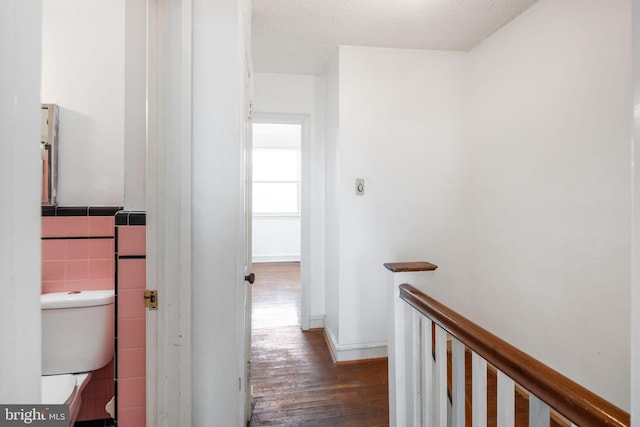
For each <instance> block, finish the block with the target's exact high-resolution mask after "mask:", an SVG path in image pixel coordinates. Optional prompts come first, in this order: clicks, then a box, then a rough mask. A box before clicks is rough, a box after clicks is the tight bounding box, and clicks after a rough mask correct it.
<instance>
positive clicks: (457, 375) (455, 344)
mask: <svg viewBox="0 0 640 427" xmlns="http://www.w3.org/2000/svg"><path fill="white" fill-rule="evenodd" d="M451 340H452V341H451V343H452V347H451V364H452V365H451V375H452V379H451V385H452V388H453V390H451V394H452V423H451V425H452V426H453V427H464V409H465V408H464V398H465V385H464V382H465V381H464V374H465V370H464V352H465V347H464V344H462V343H461V342H460V341H458V340H457V339H455V338H451Z"/></svg>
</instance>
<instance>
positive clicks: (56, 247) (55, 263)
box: [42, 216, 115, 421]
mask: <svg viewBox="0 0 640 427" xmlns="http://www.w3.org/2000/svg"><path fill="white" fill-rule="evenodd" d="M114 227H115V218H114V217H113V216H68V217H65V216H52V217H43V218H42V237H45V238H53V239H43V240H42V293H50V292H67V291H73V290H96V289H114V287H115V286H114V282H115V280H114V279H115V269H114V265H115V261H114V256H115V246H114V241H115V239H114V236H115V232H114V231H115V228H114ZM73 237H91V238H89V239H72V238H73ZM95 237H100V238H97V239H96V238H95ZM104 237H108V238H104ZM113 378H114V363H113V361H111V362H110V363H109V364H108V365H107V366H105V367H104V368H102V369H99V370H97V371H95V372H94V373H93V375H92V377H91V381H90V382H89V384H87V387H86V388H85V390H84V392H83V394H82V406H81V408H80V412H79V414H78V421H87V420H101V419H105V418H110V416H109V414H108V413H107V412H106V411H105V409H104V407H105V405H106V404H107V402H109V400H110V399H111V398H112V397H113V396H114V394H115V393H114V389H115V387H114V383H113Z"/></svg>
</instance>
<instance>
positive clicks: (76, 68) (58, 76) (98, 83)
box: [41, 0, 143, 206]
mask: <svg viewBox="0 0 640 427" xmlns="http://www.w3.org/2000/svg"><path fill="white" fill-rule="evenodd" d="M42 16H43V19H42V92H41V94H42V102H44V103H54V104H58V105H59V106H60V133H59V138H60V145H59V153H58V154H59V175H58V204H59V205H61V206H87V205H114V206H118V205H122V204H123V200H124V195H123V193H124V108H125V87H124V80H125V69H124V66H125V63H124V61H125V55H124V49H125V1H124V0H113V1H107V2H95V1H86V0H43V1H42ZM142 176H143V175H142Z"/></svg>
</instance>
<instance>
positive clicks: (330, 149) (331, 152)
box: [324, 50, 340, 339]
mask: <svg viewBox="0 0 640 427" xmlns="http://www.w3.org/2000/svg"><path fill="white" fill-rule="evenodd" d="M339 68H340V54H339V50H336V53H335V54H334V55H333V56H332V57H331V59H330V61H329V63H328V64H327V69H326V73H325V78H326V81H327V91H326V96H325V99H326V129H327V133H326V135H327V139H326V146H325V176H326V184H325V219H326V233H325V239H326V240H325V262H326V314H325V321H324V323H325V331H326V332H327V334H328V336H329V337H334V339H335V337H337V336H338V327H339V321H338V320H339V319H338V305H339V303H340V294H339V286H338V285H339V283H340V282H339V278H338V272H339V267H340V253H339V251H338V243H339V241H338V236H339V235H340V222H339V221H338V184H337V181H338V143H339V136H340V135H339V134H340V77H339V73H340V70H339Z"/></svg>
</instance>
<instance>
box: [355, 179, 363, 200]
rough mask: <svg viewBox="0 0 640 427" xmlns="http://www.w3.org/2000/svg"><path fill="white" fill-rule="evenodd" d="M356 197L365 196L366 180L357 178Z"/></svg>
mask: <svg viewBox="0 0 640 427" xmlns="http://www.w3.org/2000/svg"><path fill="white" fill-rule="evenodd" d="M356 196H364V179H362V178H356Z"/></svg>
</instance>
